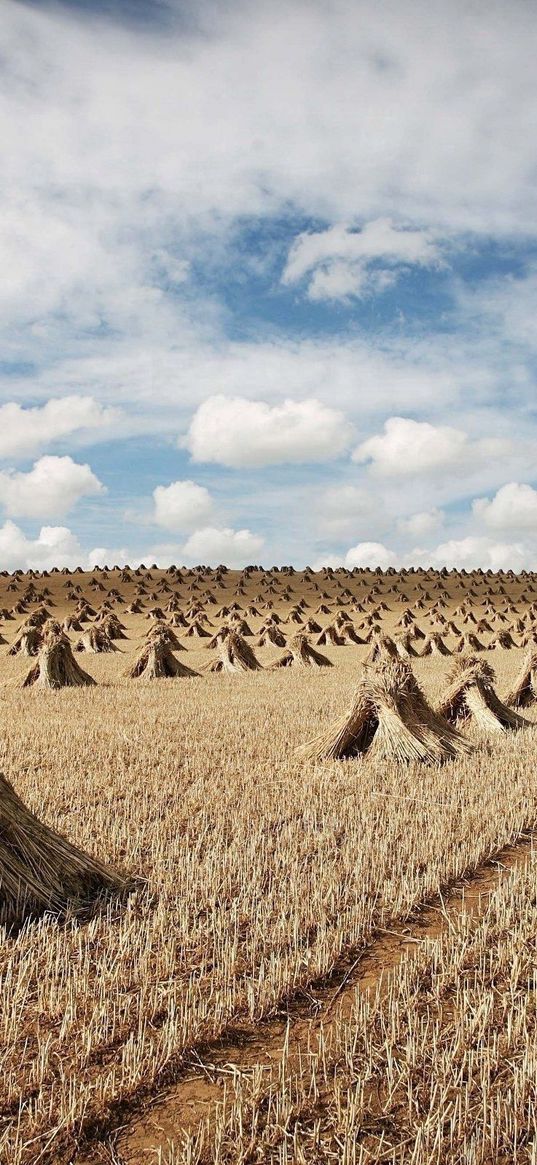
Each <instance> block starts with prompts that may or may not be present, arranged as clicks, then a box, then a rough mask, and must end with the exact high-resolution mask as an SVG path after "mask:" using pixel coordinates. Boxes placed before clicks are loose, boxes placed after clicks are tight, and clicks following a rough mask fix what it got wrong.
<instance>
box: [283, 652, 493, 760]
mask: <svg viewBox="0 0 537 1165" xmlns="http://www.w3.org/2000/svg"><path fill="white" fill-rule="evenodd" d="M299 751H300V753H301V755H302V756H304V757H307V758H309V759H311V760H341V759H344V758H347V757H355V756H365V755H368V756H371V757H375V758H376V759H377V760H388V761H396V762H400V763H410V762H412V761H422V762H423V763H426V764H435V763H436V764H439V763H441V762H442V761H445V760H448V759H450V758H452V757H455V756H460V755H467V754H468V753H469V752H471V751H472V747H471V745H470V744H469V742H468V741H467V740H465V738H464V737H463V736H461V734H460V733H459V732H457V731H456V730H455V729H454V728H452V726H451V725H450V724H448V723H447V722H446V720H444V719H443V718H442V717H440V716H439V715H438V714H437V713H435V712H433V710H432V708H431V707H430V706H429V704H428V703H427V701H426V699H425V696H424V695H423V692H422V691H421V688H420V687H419V685H418V683H417V681H416V679H415V678H414V675H413V674H412V670H411V668H410V667H409V665H408V664H406V663H404V661H403V660H401V659H397V660H392V659H388V660H386V661H382V662H381V663H380V664H379V665H378V666H377V667H374V668H373V667H364V671H363V676H362V679H361V681H360V683H359V685H358V688H357V691H356V694H355V697H354V702H353V704H352V707H351V708H350V710H349V711H348V712H347V713H346V714H345V715H344V716H342V717H341V718H340V719H339V720H337V721H336V723H335V724H331V725H330V726H329V727H328V728H327V729H325V731H324V732H323V733H321V735H320V736H318V737H317V738H316V739H315V740H313V741H311V743H309V744H307V745H305V746H303V747H302V748H301V749H300V750H299Z"/></svg>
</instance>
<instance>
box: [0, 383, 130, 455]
mask: <svg viewBox="0 0 537 1165" xmlns="http://www.w3.org/2000/svg"><path fill="white" fill-rule="evenodd" d="M118 418H119V413H118V410H117V409H109V408H105V407H104V406H103V405H102V404H100V403H99V402H98V401H96V400H94V399H93V397H90V396H64V397H61V398H57V399H52V400H49V401H47V403H46V404H44V405H40V406H36V407H34V408H24V407H22V406H21V405H19V404H16V403H15V402H14V401H10V402H8V403H7V404H4V405H1V406H0V457H21V456H25V455H27V454H29V453H33V452H35V450H37V449H39V448H40V447H41V446H43V445H48V444H50V443H51V442H52V441H57V440H60V439H61V438H64V437H69V436H71V435H72V434H73V433H79V432H87V431H91V430H101V429H104V428H105V427H107V426H110V425H112V424H113V423H114V422H116V421H117V420H118Z"/></svg>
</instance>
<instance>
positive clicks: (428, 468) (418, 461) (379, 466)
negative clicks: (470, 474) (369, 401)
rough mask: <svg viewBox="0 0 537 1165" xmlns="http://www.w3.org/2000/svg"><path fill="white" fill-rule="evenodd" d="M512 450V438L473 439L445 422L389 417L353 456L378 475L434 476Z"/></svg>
mask: <svg viewBox="0 0 537 1165" xmlns="http://www.w3.org/2000/svg"><path fill="white" fill-rule="evenodd" d="M514 451H515V450H514V445H513V442H512V441H510V440H508V439H506V438H502V437H484V438H482V439H479V440H472V439H471V438H470V437H469V436H468V433H465V432H463V430H461V429H452V428H451V427H450V426H448V425H431V424H429V422H428V421H413V420H409V419H407V418H405V417H390V418H389V420H387V421H386V422H385V424H384V432H383V433H379V434H376V435H375V436H374V437H368V439H367V440H366V441H363V442H362V443H361V445H359V446H358V448H357V449H356V450H355V452H354V453H353V460H354V461H357V462H359V463H367V464H368V465H369V466H370V468H371V470H372V471H373V472H374V473H375V474H378V475H379V476H381V477H411V476H414V475H415V474H430V475H432V476H433V477H435V476H441V475H442V474H444V473H447V472H449V471H456V470H460V469H472V470H475V469H476V467H477V466H478V465H479V464H482V463H484V462H488V461H489V460H493V459H495V458H501V457H504V458H505V457H506V456H508V455H509V454H511V453H513V452H514Z"/></svg>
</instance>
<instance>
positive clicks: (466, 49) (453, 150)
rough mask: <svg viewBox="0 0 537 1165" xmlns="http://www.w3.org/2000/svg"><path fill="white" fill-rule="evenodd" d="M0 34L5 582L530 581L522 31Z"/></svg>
mask: <svg viewBox="0 0 537 1165" xmlns="http://www.w3.org/2000/svg"><path fill="white" fill-rule="evenodd" d="M265 7H266V10H263V9H264V8H265ZM0 22H1V28H2V62H1V69H0V117H1V119H2V141H3V143H4V149H3V180H2V185H1V190H0V199H1V202H2V206H1V208H0V209H1V214H0V253H1V260H2V261H1V268H0V269H1V271H2V279H1V282H0V288H1V292H0V301H1V302H0V307H1V311H0V328H1V331H2V360H1V362H0V378H1V404H0V460H1V464H0V506H1V510H0V558H1V559H2V564H3V565H5V566H6V567H9V568H14V567H17V566H22V567H27V566H50V565H55V564H58V565H61V564H62V563H67V564H68V565H75V564H78V563H81V564H83V565H87V564H92V563H93V562H95V561H103V562H104V561H110V560H112V559H113V560H114V561H119V560H124V561H131V562H134V561H136V560H139V559H141V558H143V559H147V558H151V559H152V560H156V561H158V562H162V563H163V564H164V563H166V562H169V561H175V562H187V563H194V562H198V561H203V562H219V561H225V562H228V563H229V564H230V565H241V564H243V563H246V562H259V561H262V562H263V563H266V564H267V565H271V564H272V563H283V562H285V561H293V562H295V563H296V564H298V565H301V564H304V563H306V562H309V563H311V564H313V565H318V564H320V563H322V562H332V563H345V564H347V565H349V566H354V565H362V564H363V565H376V564H377V563H378V564H380V565H383V566H387V565H390V564H399V563H415V564H418V563H430V564H432V565H437V566H440V565H444V564H447V565H448V566H466V567H473V566H477V565H481V566H483V567H486V568H487V567H492V568H493V569H498V568H501V567H510V566H512V567H514V568H515V569H520V568H522V567H532V568H535V569H537V488H536V487H537V425H536V417H535V410H536V393H535V382H536V355H537V351H536V349H537V340H536V331H535V325H534V320H535V316H536V309H537V200H536V198H535V182H536V175H537V157H536V147H535V142H536V141H537V134H536V129H537V94H536V91H535V81H534V60H535V55H536V50H537V21H536V18H535V12H534V9H533V6H532V5H531V4H530V3H529V2H528V3H527V2H526V0H515V2H514V3H513V2H511V3H503V2H496V3H492V4H490V3H487V4H485V3H484V2H483V3H476V4H474V5H471V6H470V5H467V4H463V3H462V0H461V2H460V3H459V2H458V0H449V3H448V2H447V0H443V2H439V0H437V2H434V0H433V2H432V3H431V2H429V3H425V2H421V0H413V2H412V3H410V2H409V3H406V2H405V0H397V2H395V0H392V2H386V0H379V2H377V3H375V4H373V3H372V2H371V0H367V2H366V0H352V2H350V0H348V2H345V0H310V2H308V3H306V2H305V0H303V2H301V0H280V2H278V0H276V2H275V3H274V4H272V5H270V6H263V8H262V7H261V6H257V5H256V6H254V5H252V4H250V3H246V0H244V2H242V0H236V2H234V3H232V4H229V3H223V2H222V3H220V2H219V0H212V2H211V3H207V4H203V3H200V4H196V5H195V6H194V5H188V4H185V3H179V2H178V0H161V2H159V3H150V0H144V3H137V2H136V0H114V3H107V2H106V0H76V2H75V0H72V2H71V0H63V2H61V3H60V2H58V3H53V4H52V3H51V4H49V3H47V0H40V2H39V4H37V3H31V2H21V0H7V3H5V4H4V6H3V8H2V14H1V17H0Z"/></svg>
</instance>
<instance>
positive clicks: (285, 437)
mask: <svg viewBox="0 0 537 1165" xmlns="http://www.w3.org/2000/svg"><path fill="white" fill-rule="evenodd" d="M350 434H351V429H350V425H349V424H348V422H347V421H346V420H345V417H344V416H343V414H342V413H340V412H339V411H337V410H336V409H332V408H329V407H328V406H327V405H324V404H321V402H320V401H317V400H302V401H295V400H286V401H284V402H283V404H281V405H274V406H272V407H271V406H270V405H269V404H267V403H266V402H265V401H253V400H245V399H242V398H241V397H226V396H211V397H209V398H208V399H207V400H206V401H204V402H203V404H201V405H200V407H199V409H198V410H197V412H196V413H195V415H194V417H193V418H192V422H191V424H190V428H189V430H188V434H187V437H186V440H185V445H186V447H187V449H189V450H190V453H191V455H192V457H193V460H194V461H214V462H217V463H218V464H219V465H225V466H229V467H230V468H232V469H242V468H254V467H261V466H264V465H278V464H283V463H285V462H287V463H291V464H300V463H305V462H317V461H330V460H332V459H334V458H336V457H338V456H340V455H341V454H342V453H343V452H344V451H345V449H346V448H347V447H348V444H349V440H350Z"/></svg>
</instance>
